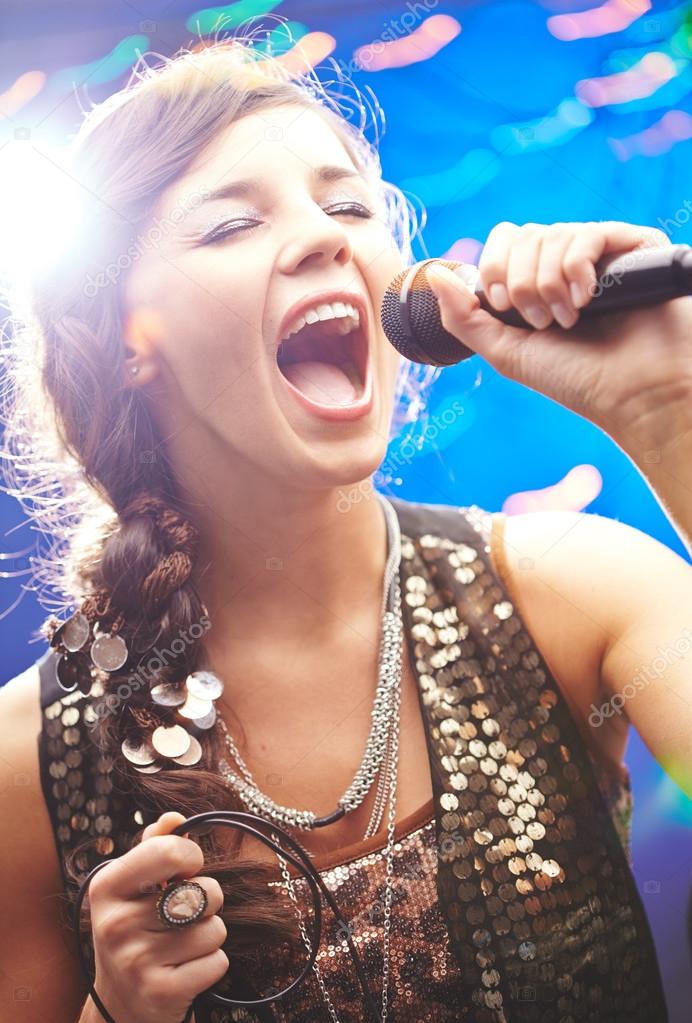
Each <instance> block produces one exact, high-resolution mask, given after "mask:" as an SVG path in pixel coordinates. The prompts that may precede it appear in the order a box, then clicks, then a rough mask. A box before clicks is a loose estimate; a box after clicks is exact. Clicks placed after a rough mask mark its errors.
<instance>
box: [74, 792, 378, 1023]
mask: <svg viewBox="0 0 692 1023" xmlns="http://www.w3.org/2000/svg"><path fill="white" fill-rule="evenodd" d="M210 824H211V825H221V826H222V827H231V828H238V829H239V830H241V831H244V832H246V833H247V834H250V835H254V837H255V838H258V839H259V840H260V842H263V843H264V845H266V846H267V847H268V848H269V849H273V850H274V852H275V853H277V855H279V856H281V858H282V859H284V860H288V862H289V863H291V864H292V865H293V866H294V867H295V868H296V869H297V870H298V871H299V872H300V873H301V875H302V876H303V877H305V879H306V880H307V882H308V885H309V886H310V894H311V896H312V904H313V910H314V917H313V922H312V928H311V930H312V933H311V935H310V955H309V957H308V961H307V963H306V965H305V967H304V969H303V970H302V971H301V972H300V974H299V975H298V976H297V977H296V978H295V980H293V981H292V982H291V983H290V984H289V985H288V986H287V987H285V988H284V989H283V990H281V991H279V992H277V993H276V994H271V995H266V996H265V997H264V998H257V999H240V998H227V997H226V996H225V995H220V994H218V993H217V992H216V991H214V990H213V987H212V988H208V989H207V990H206V991H202V992H201V993H200V994H199V995H197V996H196V998H195V999H194V1000H193V1002H192V1003H191V1004H190V1007H189V1009H188V1011H187V1013H186V1014H185V1018H184V1019H183V1021H182V1023H188V1020H189V1019H190V1017H191V1014H192V1012H193V1011H194V1012H195V1013H196V1014H199V1018H198V1019H197V1023H204V1020H205V1019H207V1018H208V1011H209V1008H210V1003H211V1004H215V1005H226V1006H229V1007H236V1006H244V1007H246V1008H249V1007H251V1006H257V1007H261V1006H265V1005H268V1004H269V1003H270V1002H278V1001H280V1000H281V999H282V998H285V997H286V996H287V995H288V994H289V993H290V992H291V991H294V990H295V989H296V988H297V987H298V986H299V985H300V984H302V983H303V981H304V980H305V978H306V977H307V975H308V973H309V971H310V970H311V969H312V967H313V965H314V963H315V960H316V958H317V951H318V949H319V946H320V940H321V934H322V905H321V901H320V892H321V893H322V894H323V895H324V898H325V900H326V902H327V904H328V905H329V907H330V908H331V910H332V913H333V914H334V917H335V919H336V921H337V923H338V924H339V929H340V930H341V931H342V932H343V933H344V934H345V937H346V943H347V945H348V949H349V952H350V954H351V958H352V960H353V965H354V968H355V971H356V976H357V977H358V982H359V984H360V987H361V990H362V992H363V998H364V1003H365V1009H366V1011H367V1016H366V1017H365V1019H366V1020H367V1019H368V1018H370V1019H371V1023H379V1019H380V1017H379V1015H378V1011H377V1009H376V1007H375V1003H374V1001H373V997H372V994H371V992H370V988H369V986H368V982H367V978H366V976H365V971H364V969H363V964H362V962H361V959H360V956H359V955H358V952H357V950H356V947H355V945H354V944H353V940H352V938H351V927H350V925H349V924H348V922H347V921H346V920H344V918H343V916H342V915H341V913H340V911H339V907H338V905H337V903H336V900H335V898H334V896H333V894H332V893H331V892H330V891H329V889H328V888H327V886H326V885H325V883H324V881H323V880H322V878H321V877H320V875H319V873H318V872H317V871H316V870H315V868H314V867H313V865H312V863H311V862H310V857H309V854H308V853H307V851H306V850H305V849H304V848H303V846H302V845H300V843H299V842H297V841H296V839H295V838H293V836H292V835H289V834H288V833H287V832H286V831H284V830H283V829H282V828H280V827H277V826H276V825H275V824H272V823H271V822H269V821H267V820H265V819H264V818H263V817H258V816H257V815H256V814H252V813H243V812H241V811H236V810H218V811H217V810H210V811H208V812H206V813H198V814H195V815H194V816H192V817H190V818H189V819H188V820H186V821H183V823H182V824H179V825H178V827H176V828H174V829H173V831H172V832H170V834H173V835H184V834H185V833H187V832H190V831H194V829H195V828H198V827H199V828H201V827H205V828H206V827H208V826H209V825H210ZM258 828H270V829H271V830H272V831H273V832H276V833H278V834H279V836H280V837H281V839H282V841H284V842H285V843H286V844H287V845H288V846H289V848H292V849H293V850H294V852H293V853H291V852H288V851H286V850H285V849H283V848H282V847H281V846H280V845H279V844H278V843H277V842H274V841H273V840H272V839H271V838H269V837H268V836H267V835H265V834H263V833H262V831H261V830H258ZM112 859H114V857H111V859H108V860H104V861H103V862H102V863H99V864H98V865H97V866H96V867H94V869H93V870H92V871H91V872H90V873H89V874H88V875H87V877H86V878H85V879H84V881H83V882H82V885H81V887H80V889H79V893H78V895H77V900H76V902H75V904H74V909H73V913H72V924H73V928H74V932H75V936H76V944H77V957H78V960H79V965H80V968H81V970H82V974H83V975H84V978H85V979H86V982H87V986H88V995H89V996H91V998H92V1000H93V1002H94V1004H95V1005H96V1007H97V1008H98V1010H99V1012H100V1013H101V1015H102V1016H103V1018H104V1020H106V1023H116V1020H114V1019H113V1017H112V1016H111V1015H110V1013H109V1012H108V1010H107V1009H106V1007H105V1005H104V1004H103V1002H102V1001H101V999H100V998H99V996H98V994H97V993H96V990H95V988H94V982H95V977H92V976H91V972H90V970H89V966H88V964H87V961H86V957H85V954H84V948H83V945H82V940H81V934H80V930H81V927H80V924H81V920H80V914H81V908H82V903H83V902H84V897H85V895H86V893H87V891H88V890H89V885H90V884H91V881H92V879H93V878H94V877H95V875H96V874H97V873H98V871H99V870H102V869H103V868H104V867H105V866H107V865H108V864H109V863H110V862H111V860H112Z"/></svg>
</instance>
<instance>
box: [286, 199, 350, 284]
mask: <svg viewBox="0 0 692 1023" xmlns="http://www.w3.org/2000/svg"><path fill="white" fill-rule="evenodd" d="M351 259H353V247H352V245H351V242H350V239H349V237H348V232H347V231H346V230H345V229H344V226H343V224H340V223H339V221H338V220H336V219H335V218H334V217H332V216H330V215H329V214H328V213H325V212H324V210H322V209H319V208H317V209H315V207H314V206H313V207H312V209H310V210H304V211H301V213H300V214H296V220H295V226H294V228H293V230H292V232H291V236H290V238H289V240H288V241H287V242H286V244H285V245H284V247H283V250H282V252H281V255H280V257H279V260H278V264H277V265H278V269H279V270H280V271H281V273H285V274H294V273H296V272H299V271H301V270H305V269H309V268H311V267H320V266H328V265H329V264H330V263H333V262H336V263H338V264H339V265H340V266H344V265H345V264H347V263H348V262H350V260H351Z"/></svg>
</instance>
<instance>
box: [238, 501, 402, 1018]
mask: <svg viewBox="0 0 692 1023" xmlns="http://www.w3.org/2000/svg"><path fill="white" fill-rule="evenodd" d="M377 496H378V498H379V499H380V501H381V503H382V505H383V508H384V512H385V517H386V520H387V535H388V541H389V554H388V557H387V563H386V567H385V574H384V592H383V597H382V641H381V648H380V659H379V670H378V685H377V689H376V691H375V699H374V704H373V709H372V725H371V729H370V734H369V736H368V741H367V743H366V747H365V752H364V755H363V759H362V761H361V764H360V767H359V768H358V770H357V771H356V775H355V777H354V779H353V781H352V783H351V785H350V786H349V788H348V789H347V790H346V792H345V793H344V795H343V796H342V797H341V799H340V800H339V803H338V805H337V809H336V810H335V811H334V812H333V813H331V814H328V815H326V816H324V817H317V815H316V814H314V813H313V812H312V811H310V810H296V809H294V808H292V807H285V806H281V805H279V804H277V803H275V802H274V800H272V799H270V797H269V796H267V795H266V794H265V793H263V792H262V791H261V790H260V788H259V787H258V785H257V783H256V782H255V780H254V778H253V777H252V774H251V772H250V770H249V768H248V767H247V765H246V764H245V762H244V761H243V759H242V757H241V756H240V753H239V751H238V749H237V747H236V745H235V743H234V742H233V739H232V737H231V736H230V734H229V732H228V730H227V728H226V726H225V723H224V721H223V719H219V720H220V724H221V727H222V729H223V731H224V733H225V737H226V744H227V746H228V749H229V751H230V752H231V754H232V756H233V758H234V759H235V761H236V763H237V764H238V767H239V769H240V772H241V775H242V777H240V776H239V775H238V774H237V773H236V772H235V771H233V770H232V768H231V767H230V765H229V764H228V762H227V761H226V760H225V759H224V758H222V759H221V760H219V770H220V772H221V774H222V775H223V776H224V777H225V779H226V781H227V782H228V784H229V785H230V786H231V787H232V788H233V789H234V790H235V791H236V792H237V794H238V795H239V796H240V798H241V799H242V801H243V803H245V805H246V806H247V807H248V808H249V809H250V810H252V811H253V812H255V813H257V814H259V815H260V816H262V817H269V818H270V819H271V820H273V821H274V822H275V823H277V824H280V825H281V826H284V827H285V826H286V825H289V826H290V825H292V826H294V827H298V828H303V829H306V830H311V829H312V828H315V827H323V826H325V825H326V824H330V823H332V822H333V821H335V820H338V819H339V818H341V817H343V816H344V815H345V814H346V813H350V812H352V811H353V810H355V809H356V808H357V807H358V806H360V804H361V803H362V802H363V800H364V799H365V797H366V795H367V793H368V792H369V791H370V788H371V786H372V784H373V781H374V779H375V776H376V775H377V773H378V771H380V778H379V782H378V787H377V791H376V794H375V802H374V805H373V808H372V811H371V814H370V820H369V822H368V826H367V829H366V833H365V834H366V837H370V836H371V835H374V834H376V833H377V830H378V828H379V825H380V822H381V820H382V815H383V813H384V807H385V805H386V803H387V802H388V803H389V810H388V816H387V844H386V846H385V850H384V856H385V865H386V866H385V893H384V906H383V918H384V919H383V949H382V957H383V958H382V1015H381V1023H386V1020H387V1015H388V1009H389V973H390V962H389V959H390V957H389V951H390V944H391V918H392V894H393V869H394V865H393V854H394V831H395V827H396V788H397V777H398V763H399V725H400V709H401V665H402V645H403V621H402V615H401V588H400V584H399V566H400V563H401V533H400V530H399V520H398V517H397V514H396V512H395V511H394V509H393V507H392V506H391V504H390V503H389V501H387V499H386V498H385V497H383V496H382V495H381V494H379V493H378V495H377ZM274 840H275V841H276V840H277V836H276V835H274ZM277 856H278V854H277ZM278 860H279V864H280V868H281V873H282V876H283V878H284V882H285V884H286V888H287V891H288V894H289V897H290V899H291V901H292V902H293V903H294V907H295V910H296V912H297V916H298V922H299V928H300V932H301V936H302V939H303V942H304V943H305V945H306V947H307V949H308V951H310V941H309V938H308V936H307V932H306V930H305V926H304V924H303V920H302V915H301V912H300V908H299V907H298V902H297V899H296V895H295V891H294V888H293V882H292V881H291V877H290V874H289V872H288V868H287V867H286V861H285V860H284V859H283V858H282V857H281V856H278ZM343 940H344V941H345V939H343ZM313 970H314V973H315V976H316V979H317V982H318V984H319V987H320V991H321V993H322V997H323V999H324V1001H325V1004H326V1006H327V1009H328V1010H329V1014H330V1016H331V1017H332V1020H333V1021H334V1023H339V1019H338V1016H337V1014H336V1010H335V1008H334V1004H333V1002H332V1000H331V998H330V997H329V993H328V991H327V988H326V986H325V983H324V979H323V978H322V975H321V972H320V970H319V967H318V965H317V962H316V961H315V963H314V964H313Z"/></svg>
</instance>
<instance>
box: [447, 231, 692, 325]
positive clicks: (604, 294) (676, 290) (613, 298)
mask: <svg viewBox="0 0 692 1023" xmlns="http://www.w3.org/2000/svg"><path fill="white" fill-rule="evenodd" d="M442 262H443V263H445V264H446V265H447V266H452V267H453V266H454V265H455V264H453V263H452V262H451V260H442ZM456 267H457V269H456V270H455V272H458V276H460V277H462V278H465V279H466V282H467V283H468V284H471V285H472V282H471V281H470V280H469V279H468V271H469V267H468V265H467V264H464V263H459V264H456ZM463 268H465V270H464V269H463ZM471 269H472V270H476V271H477V268H476V267H472V268H471ZM596 276H597V281H598V283H597V286H596V288H595V289H594V294H593V297H592V298H590V299H589V302H588V304H587V305H585V306H583V307H582V308H581V309H579V310H578V312H579V318H580V319H581V318H582V316H599V315H601V314H602V313H614V312H621V311H623V312H624V311H626V310H628V309H634V308H636V307H638V306H648V305H657V304H658V303H659V302H669V301H670V300H671V299H673V298H681V297H683V296H685V295H690V294H692V247H690V246H689V245H670V246H666V247H665V248H658V247H656V248H647V249H634V250H633V251H632V252H628V253H625V254H623V255H620V256H617V257H615V258H613V256H612V255H610V256H608V257H607V258H606V259H605V260H601V261H600V262H599V263H598V264H597V265H596ZM472 286H473V285H472ZM474 290H475V292H476V294H477V295H478V298H479V299H480V304H481V308H482V309H485V310H486V311H487V312H489V313H491V314H492V315H493V316H494V317H495V318H496V319H498V320H502V322H503V323H507V324H508V325H509V326H511V327H527V328H528V329H529V330H535V329H536V328H535V327H534V326H533V325H532V324H530V323H529V322H528V321H527V320H525V319H524V317H523V316H522V315H521V313H520V312H519V311H518V310H517V309H514V308H510V309H507V310H505V311H501V310H499V309H496V308H495V307H494V306H493V305H491V304H490V302H489V300H488V297H487V295H486V294H485V291H484V290H483V285H482V284H481V281H480V277H479V278H478V279H477V281H476V284H475V288H474ZM553 326H555V324H553Z"/></svg>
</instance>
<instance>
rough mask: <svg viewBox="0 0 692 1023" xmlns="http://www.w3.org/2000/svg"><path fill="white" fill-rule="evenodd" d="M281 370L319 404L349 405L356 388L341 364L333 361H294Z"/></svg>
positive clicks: (354, 395) (295, 385)
mask: <svg viewBox="0 0 692 1023" xmlns="http://www.w3.org/2000/svg"><path fill="white" fill-rule="evenodd" d="M281 372H282V373H283V375H284V376H285V377H286V378H287V379H288V380H289V382H290V383H292V384H293V386H294V387H295V388H297V389H298V390H299V391H301V392H302V393H303V394H304V395H305V397H306V398H310V399H311V401H315V402H317V403H318V404H319V405H349V404H350V403H351V402H352V401H353V400H354V398H355V397H356V389H355V387H354V386H353V384H352V383H351V381H350V380H349V379H348V377H347V376H346V373H345V372H344V371H343V369H342V368H341V366H335V365H334V364H333V363H331V362H292V363H289V364H288V365H286V366H283V367H282V370H281Z"/></svg>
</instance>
